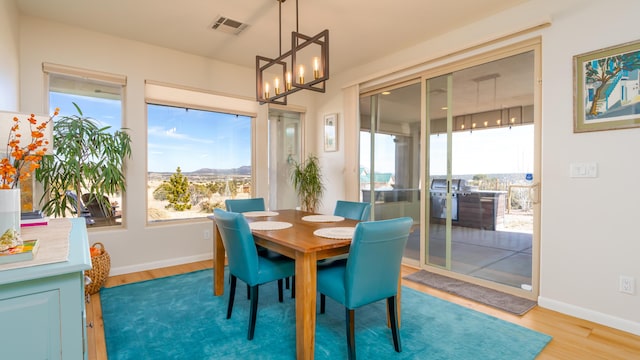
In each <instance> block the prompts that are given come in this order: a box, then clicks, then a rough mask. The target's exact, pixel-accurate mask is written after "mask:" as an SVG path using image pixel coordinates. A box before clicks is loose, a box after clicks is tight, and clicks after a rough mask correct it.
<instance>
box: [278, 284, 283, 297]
mask: <svg viewBox="0 0 640 360" xmlns="http://www.w3.org/2000/svg"><path fill="white" fill-rule="evenodd" d="M282 298H283V296H282V279H278V301H279V302H282V301H283V299H282Z"/></svg>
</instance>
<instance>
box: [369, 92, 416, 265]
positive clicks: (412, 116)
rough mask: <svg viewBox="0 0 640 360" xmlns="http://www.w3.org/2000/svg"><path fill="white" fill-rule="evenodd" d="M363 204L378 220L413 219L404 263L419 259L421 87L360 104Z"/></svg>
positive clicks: (371, 96) (374, 96) (372, 96)
mask: <svg viewBox="0 0 640 360" xmlns="http://www.w3.org/2000/svg"><path fill="white" fill-rule="evenodd" d="M360 115H361V121H360V198H361V201H365V202H369V203H371V206H372V214H373V218H374V219H375V220H382V219H391V218H396V217H401V216H409V217H411V218H413V219H414V226H413V228H412V232H411V235H410V238H409V242H408V244H407V247H406V250H405V258H410V259H413V260H415V262H416V263H417V261H418V260H419V259H420V154H421V151H420V82H419V80H416V81H413V82H409V83H403V84H400V85H397V86H395V87H389V88H385V89H384V90H380V91H376V92H373V93H370V94H365V95H364V96H362V97H361V98H360Z"/></svg>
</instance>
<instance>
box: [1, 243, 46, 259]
mask: <svg viewBox="0 0 640 360" xmlns="http://www.w3.org/2000/svg"><path fill="white" fill-rule="evenodd" d="M39 246H40V241H39V240H38V239H33V240H25V241H24V242H23V243H22V245H18V246H16V247H13V248H11V249H9V250H7V251H2V252H0V265H2V264H10V263H13V262H18V261H27V260H33V259H34V258H35V256H36V253H37V252H38V248H39Z"/></svg>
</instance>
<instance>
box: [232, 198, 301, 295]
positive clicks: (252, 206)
mask: <svg viewBox="0 0 640 360" xmlns="http://www.w3.org/2000/svg"><path fill="white" fill-rule="evenodd" d="M224 204H225V206H226V207H227V211H231V212H235V213H244V212H249V211H264V210H266V208H265V206H264V198H249V199H227V200H225V201H224ZM256 248H257V249H258V255H260V256H266V257H270V258H273V257H278V256H281V255H280V254H278V253H274V252H273V251H269V250H268V249H266V248H264V247H262V246H260V245H256ZM294 279H295V278H294ZM294 279H292V282H294V281H295V280H294ZM294 284H295V283H294ZM285 286H286V288H287V289H288V288H289V278H287V279H286V285H285ZM293 287H295V285H292V291H291V297H292V298H293V297H295V296H296V293H295V289H293ZM247 298H249V290H247Z"/></svg>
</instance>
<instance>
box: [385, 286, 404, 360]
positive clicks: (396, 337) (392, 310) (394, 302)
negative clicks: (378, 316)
mask: <svg viewBox="0 0 640 360" xmlns="http://www.w3.org/2000/svg"><path fill="white" fill-rule="evenodd" d="M387 311H388V312H389V321H390V322H391V335H392V336H393V347H394V348H395V349H396V352H402V343H401V339H400V330H399V329H398V298H397V297H396V296H390V297H388V298H387Z"/></svg>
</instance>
